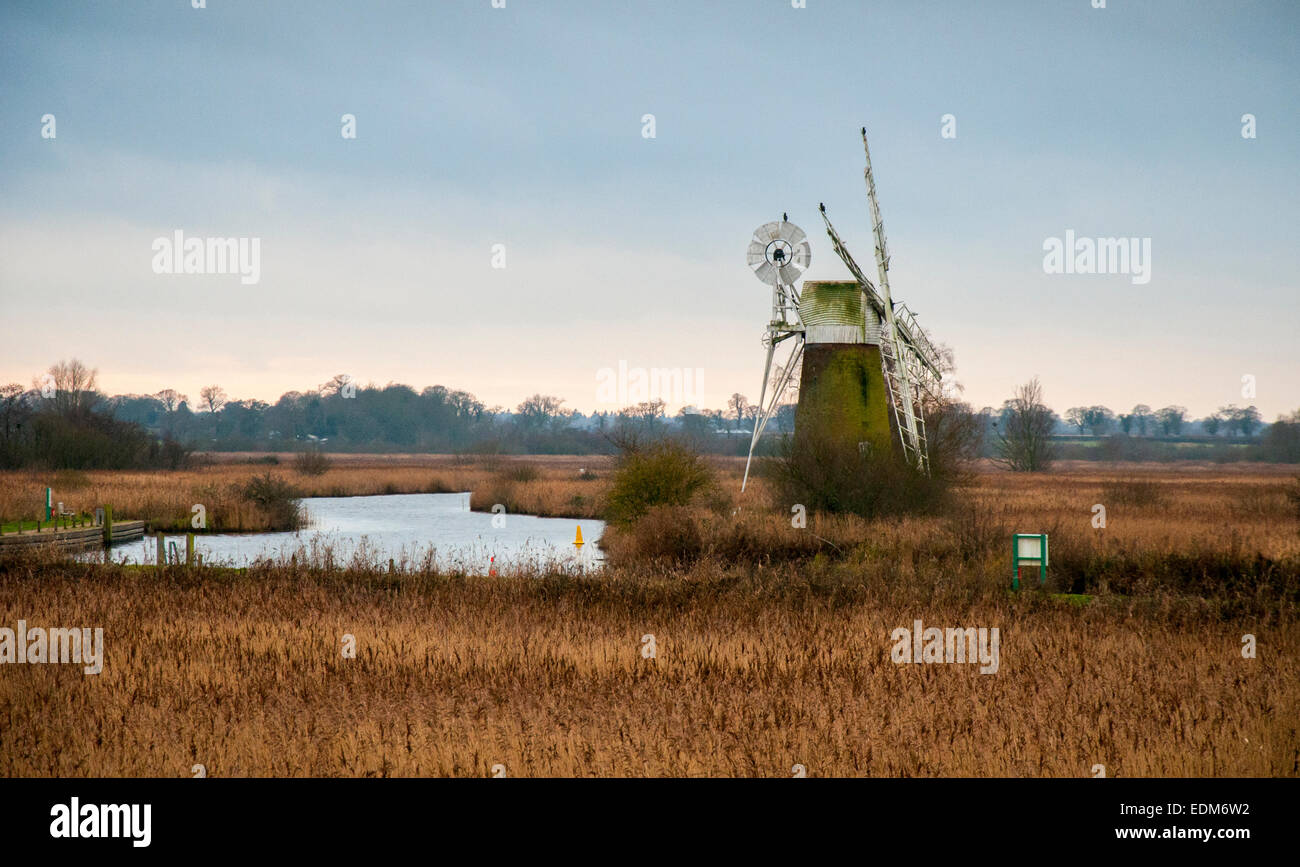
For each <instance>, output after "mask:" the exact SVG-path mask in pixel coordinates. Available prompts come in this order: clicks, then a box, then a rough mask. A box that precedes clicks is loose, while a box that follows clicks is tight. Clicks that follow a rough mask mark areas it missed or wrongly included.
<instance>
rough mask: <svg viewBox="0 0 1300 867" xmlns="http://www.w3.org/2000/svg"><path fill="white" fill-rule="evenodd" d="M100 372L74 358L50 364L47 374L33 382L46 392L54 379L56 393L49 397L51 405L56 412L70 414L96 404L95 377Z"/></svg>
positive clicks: (37, 387)
mask: <svg viewBox="0 0 1300 867" xmlns="http://www.w3.org/2000/svg"><path fill="white" fill-rule="evenodd" d="M98 374H99V371H98V370H95V369H92V368H89V367H86V365H85V364H83V363H82V362H81V361H80V360H79V359H76V358H74V359H72V360H71V361H60V362H59V363H58V364H52V365H50V369H49V370H48V371H47V372H46V376H44V377H40V378H38V379H36V380H34V381H33V383H32V384H33V386H34V387H35V388H36V390H37V391H41V392H44V391H45V390H46V387H47V386H48V385H49V384H50V382H51V381H53V384H54V395H53V396H52V397H50V398H49V400H50V401H51V405H52V406H53V407H54V409H55V411H56V412H59V413H61V414H63V415H70V414H73V413H78V412H82V411H85V410H88V409H90V407H91V406H93V405H94V402H95V377H96V376H97V375H98ZM47 377H48V378H47Z"/></svg>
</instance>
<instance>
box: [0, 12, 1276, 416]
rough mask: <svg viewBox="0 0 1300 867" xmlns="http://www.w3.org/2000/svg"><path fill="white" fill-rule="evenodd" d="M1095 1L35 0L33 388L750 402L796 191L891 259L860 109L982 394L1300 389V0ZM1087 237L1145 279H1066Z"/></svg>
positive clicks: (504, 401) (900, 275)
mask: <svg viewBox="0 0 1300 867" xmlns="http://www.w3.org/2000/svg"><path fill="white" fill-rule="evenodd" d="M1093 2H1094V0H1034V2H996V3H972V2H928V0H917V2H864V0H807V3H806V6H805V7H804V8H795V6H794V4H792V2H791V0H745V2H740V0H708V2H704V0H653V2H651V0H625V2H617V3H614V2H597V0H505V8H494V6H493V3H492V0H424V2H407V3H398V2H382V0H377V2H370V3H364V4H361V3H346V4H345V3H331V2H318V0H314V2H292V0H277V2H275V3H262V2H243V0H207V2H206V8H203V9H194V8H192V3H191V0H166V2H162V0H156V2H148V0H142V2H132V3H125V2H97V3H83V2H57V0H47V2H13V0H7V2H5V3H4V4H3V5H2V6H0V130H3V135H0V383H3V382H19V383H22V384H24V385H29V384H30V383H31V382H32V381H33V378H34V377H37V376H38V375H39V374H41V373H42V372H43V371H44V370H45V369H46V368H47V367H48V366H49V365H50V364H52V363H54V362H55V361H58V360H60V359H63V358H71V357H77V358H80V359H82V360H83V361H85V362H86V363H87V364H89V365H91V366H93V367H95V368H97V369H98V370H99V386H100V388H101V390H103V391H106V392H108V393H153V392H157V391H159V390H161V389H164V388H175V389H177V390H178V391H181V392H184V393H187V394H189V395H190V396H191V397H192V398H194V399H195V400H197V398H198V392H199V389H200V388H201V387H202V386H204V385H208V384H218V385H220V386H222V387H223V388H224V389H225V390H226V392H227V393H229V394H230V395H231V396H232V397H234V398H259V399H262V400H268V401H273V400H275V399H276V398H277V397H278V396H279V395H280V394H281V393H283V392H286V391H290V390H298V391H306V390H308V389H311V388H314V387H317V386H319V385H320V384H322V383H324V382H326V381H328V380H329V379H330V378H331V377H333V376H334V375H335V374H340V373H342V374H346V375H348V376H350V377H352V378H353V379H354V380H355V381H356V382H358V383H363V384H364V383H370V382H374V383H378V384H384V383H388V382H392V381H396V382H402V383H407V384H410V385H412V386H414V387H415V388H416V389H421V388H423V387H425V386H428V385H434V384H441V385H445V386H447V387H449V388H461V389H464V390H467V391H470V392H472V393H473V394H475V395H476V396H477V397H478V398H479V399H480V400H482V401H483V402H484V403H486V404H487V405H489V406H493V405H499V406H502V407H505V408H507V409H508V408H513V407H514V406H515V405H516V404H517V403H519V402H520V401H521V400H523V399H524V398H525V397H527V396H528V395H531V394H534V393H539V392H540V393H544V394H554V395H558V396H560V397H562V398H564V399H565V401H566V404H565V405H566V406H567V407H570V408H575V409H579V410H582V411H584V412H591V411H593V410H608V409H616V408H617V406H615V405H611V403H610V399H609V394H608V393H609V389H608V387H606V388H605V389H603V390H602V389H601V383H602V382H605V383H606V384H608V373H606V374H604V379H602V370H606V371H617V370H619V368H620V364H622V365H623V367H624V368H625V369H627V370H629V371H631V370H636V369H642V370H647V371H648V370H649V369H652V368H657V369H679V370H681V371H690V372H691V373H692V374H695V372H696V371H699V373H698V374H695V375H693V376H692V377H691V379H692V384H693V385H695V384H698V387H695V388H693V389H692V392H693V393H684V394H681V395H671V394H669V395H664V396H665V397H666V398H667V399H668V402H669V404H670V411H671V409H675V406H676V405H678V404H681V403H693V404H696V405H699V406H704V407H723V406H725V403H726V400H727V398H728V396H729V395H731V394H732V393H733V392H737V391H739V392H741V393H744V394H746V395H747V396H748V397H749V398H750V399H751V400H753V399H756V398H757V395H758V391H759V388H760V383H761V379H762V374H763V359H764V349H763V346H762V344H761V342H760V339H761V337H762V334H763V330H764V328H765V325H766V322H767V319H768V314H769V308H770V296H769V291H770V290H769V289H768V287H766V286H765V285H764V284H762V283H760V282H759V281H758V280H756V279H755V277H754V276H753V275H752V274H751V273H749V271H748V269H747V267H746V265H745V251H746V247H747V245H748V243H749V240H750V236H751V234H752V232H753V230H754V229H755V228H756V227H757V226H759V225H760V224H762V223H765V222H767V221H769V220H773V219H778V218H780V216H781V214H782V213H783V212H787V213H788V214H789V216H790V219H791V220H792V221H793V222H795V223H797V224H799V225H800V226H802V227H803V228H804V229H805V230H806V231H807V232H808V234H809V236H810V239H811V243H812V267H811V268H810V269H809V270H808V272H807V274H806V275H805V276H806V277H807V278H809V279H843V278H845V277H846V276H847V271H846V270H845V267H844V265H843V264H842V263H841V262H840V261H839V260H838V259H837V258H836V257H835V255H834V254H833V252H832V251H831V248H830V244H829V241H828V240H827V238H826V235H825V232H824V231H823V229H822V225H821V220H820V218H819V215H818V211H817V206H818V203H819V202H824V203H825V204H826V207H827V212H828V214H829V215H830V216H831V218H832V220H834V222H835V225H836V228H837V229H838V230H839V232H840V234H841V235H842V236H843V237H844V239H845V241H846V243H847V244H848V247H849V249H850V250H851V251H852V252H853V254H854V255H855V257H856V258H857V260H858V261H859V262H860V263H862V264H863V266H864V268H865V269H866V270H867V271H868V273H874V270H875V269H874V265H872V248H873V245H872V241H871V227H870V220H869V216H868V209H867V201H866V195H865V188H864V185H863V179H862V168H863V154H862V147H861V139H860V136H859V133H858V129H859V128H860V127H862V126H866V127H867V128H868V132H869V135H870V141H871V153H872V161H873V167H874V170H875V175H876V182H877V187H878V191H879V197H880V203H881V209H882V213H883V218H884V225H885V230H886V233H887V235H888V238H889V246H890V251H891V254H892V260H891V270H890V282H891V285H892V288H893V295H894V298H895V300H896V301H900V302H906V303H907V305H908V307H909V308H910V309H912V310H914V311H915V312H916V313H917V314H918V316H919V319H920V322H921V323H922V324H923V325H924V326H925V327H926V328H927V329H928V330H929V331H930V332H931V334H932V335H933V337H934V338H935V339H936V340H937V341H939V342H941V343H943V344H945V345H947V346H948V347H950V348H951V349H952V350H953V353H954V355H955V360H956V364H957V369H956V371H955V372H954V373H953V374H952V376H953V378H954V380H955V381H957V382H959V383H960V384H961V385H962V387H963V388H964V397H965V399H966V400H968V401H969V402H970V403H972V404H973V405H974V406H976V407H980V406H985V405H993V406H997V405H1000V404H1001V403H1002V401H1003V400H1005V399H1006V398H1008V397H1010V396H1011V394H1012V392H1013V390H1014V389H1015V388H1016V386H1017V385H1019V384H1020V383H1022V382H1024V381H1026V380H1028V379H1029V378H1030V377H1033V376H1037V377H1039V379H1040V381H1041V382H1042V384H1043V386H1044V390H1045V395H1046V399H1047V401H1048V403H1049V404H1050V405H1051V406H1053V407H1054V408H1056V409H1057V410H1058V411H1061V412H1064V410H1065V409H1066V408H1068V407H1070V406H1076V405H1092V404H1103V405H1106V406H1109V407H1111V408H1112V409H1115V410H1117V411H1126V410H1127V409H1128V408H1129V407H1131V406H1133V405H1134V404H1138V403H1145V404H1149V405H1151V406H1153V407H1157V408H1158V407H1161V406H1164V405H1168V404H1175V405H1182V406H1185V407H1187V408H1188V409H1189V410H1190V412H1191V414H1192V415H1193V416H1202V415H1205V414H1207V413H1209V412H1212V411H1213V410H1215V409H1216V408H1218V407H1221V406H1224V405H1227V404H1234V403H1235V404H1239V405H1246V404H1254V405H1256V406H1257V407H1259V409H1260V411H1261V413H1262V415H1263V417H1264V418H1265V420H1272V419H1273V418H1275V417H1276V416H1277V415H1278V414H1280V413H1287V412H1291V411H1293V410H1295V409H1297V408H1298V407H1300V340H1298V339H1297V326H1298V325H1300V243H1298V242H1297V229H1300V171H1297V168H1298V166H1300V129H1298V128H1297V125H1298V124H1300V46H1298V45H1297V43H1298V42H1300V5H1297V4H1295V3H1292V2H1269V3H1266V2H1241V3H1232V4H1224V3H1217V2H1187V0H1178V2H1173V0H1171V2H1161V0H1152V2H1134V0H1108V2H1107V3H1106V8H1102V9H1098V8H1094V7H1093ZM1098 2H1099V0H1098ZM1247 114H1249V115H1252V116H1253V118H1254V121H1253V126H1254V129H1253V137H1245V136H1243V130H1244V129H1245V127H1246V124H1245V123H1244V122H1243V116H1244V115H1247ZM47 115H53V116H54V126H53V130H51V129H50V125H49V123H48V121H47V120H46V119H45V118H46V116H47ZM344 115H352V116H353V117H354V118H355V138H349V137H345V136H344V134H343V133H344V121H343V116H344ZM646 115H653V126H654V128H653V136H652V137H651V136H650V135H649V132H650V130H649V129H648V126H647V121H646V120H645V116H646ZM945 115H951V116H952V119H953V121H950V122H949V123H948V129H947V130H946V131H947V132H948V133H949V135H948V136H947V137H945V135H944V133H945V128H944V127H945V122H944V117H945ZM954 122H955V136H953V135H951V133H952V131H953V124H954ZM51 131H52V132H53V137H50V135H49V133H50V132H51ZM177 231H180V232H182V233H183V237H199V238H206V237H219V238H244V239H250V241H251V239H254V238H255V239H258V245H259V251H260V274H259V275H258V276H259V279H258V282H256V283H253V284H246V283H245V282H244V281H243V280H241V277H240V275H239V274H238V273H222V274H183V273H182V274H167V273H162V274H159V273H155V268H154V265H155V264H156V260H157V256H156V248H155V246H154V245H155V241H156V239H160V238H162V239H171V238H173V237H174V234H175V233H176V232H177ZM1067 231H1072V232H1073V233H1074V235H1075V236H1076V237H1080V238H1112V237H1114V238H1138V239H1149V241H1148V242H1149V244H1150V250H1151V257H1150V266H1151V267H1150V275H1149V277H1150V279H1149V280H1148V281H1146V282H1135V280H1134V277H1133V275H1130V274H1123V273H1110V274H1080V273H1047V272H1046V270H1045V267H1044V257H1045V255H1046V254H1045V252H1044V245H1045V243H1046V242H1048V239H1052V238H1062V239H1063V238H1065V237H1066V232H1067ZM500 265H504V267H494V266H500ZM1244 377H1251V378H1253V379H1252V380H1250V382H1253V385H1254V396H1253V397H1250V396H1248V395H1247V396H1243V395H1246V389H1247V387H1248V386H1245V385H1243V378H1244ZM673 398H676V399H673ZM616 402H617V401H616V399H615V403H616Z"/></svg>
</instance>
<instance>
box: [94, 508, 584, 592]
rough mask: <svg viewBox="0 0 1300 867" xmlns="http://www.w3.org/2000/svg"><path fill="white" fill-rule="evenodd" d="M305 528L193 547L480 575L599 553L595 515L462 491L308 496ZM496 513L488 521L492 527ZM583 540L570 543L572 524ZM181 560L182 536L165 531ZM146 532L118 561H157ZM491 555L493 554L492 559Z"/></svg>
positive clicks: (216, 555)
mask: <svg viewBox="0 0 1300 867" xmlns="http://www.w3.org/2000/svg"><path fill="white" fill-rule="evenodd" d="M302 505H303V509H304V510H305V511H306V513H307V517H308V526H307V527H305V528H304V529H302V530H299V531H297V532H292V533H230V534H225V533H223V534H197V535H196V536H195V538H194V548H195V552H196V553H197V554H199V555H201V556H202V557H203V562H204V563H210V564H214V565H217V564H220V565H226V566H247V565H250V564H252V563H254V562H257V561H259V560H270V561H275V562H281V561H288V560H289V559H290V558H291V557H296V558H297V559H298V561H300V562H301V561H302V560H303V558H304V557H305V558H308V559H309V560H310V559H314V560H315V561H317V562H321V563H332V564H333V565H339V566H346V565H348V564H349V563H350V562H351V561H353V559H354V558H357V559H359V560H361V561H365V562H370V563H379V564H382V565H385V566H386V565H387V564H388V561H389V560H390V559H392V560H394V561H395V562H396V564H398V565H401V564H406V565H408V566H409V565H419V564H420V563H422V562H424V561H426V560H427V559H429V558H432V562H433V563H435V564H436V565H438V566H440V567H442V568H458V569H463V570H465V571H467V572H470V573H473V574H487V573H488V572H489V570H490V569H491V568H497V569H500V570H502V571H509V570H510V569H511V568H525V567H528V566H530V565H537V566H562V567H568V568H574V569H577V568H592V567H597V566H599V564H600V562H601V553H600V551H599V550H597V548H596V546H595V544H594V543H595V541H596V540H597V539H599V538H600V534H601V533H602V532H604V529H605V524H604V522H602V521H595V520H590V519H585V518H584V519H574V518H538V517H535V516H532V515H510V514H506V515H492V514H490V513H484V512H471V511H470V510H469V494H394V495H386V496H377V497H311V498H308V499H304V500H303V501H302ZM494 519H495V525H494ZM579 526H581V527H582V535H583V539H584V541H585V542H586V544H585V545H583V546H582V549H581V551H579V549H577V548H575V547H574V545H573V541H574V535H575V532H576V530H577V528H578V527H579ZM166 543H167V548H168V550H169V551H170V550H171V548H172V544H173V543H174V544H175V549H176V551H177V552H178V554H179V555H180V557H181V558H182V559H183V558H184V556H185V536H184V535H175V534H169V535H167V536H166ZM155 548H156V543H155V542H154V539H153V538H148V539H145V540H143V541H140V542H130V543H127V544H125V545H115V546H113V549H112V553H111V556H112V558H113V559H114V560H116V561H118V562H123V561H125V562H127V563H145V564H152V563H155V562H156V558H155ZM494 557H495V560H493V559H492V558H494Z"/></svg>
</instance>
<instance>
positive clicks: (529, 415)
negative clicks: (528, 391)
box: [515, 394, 564, 428]
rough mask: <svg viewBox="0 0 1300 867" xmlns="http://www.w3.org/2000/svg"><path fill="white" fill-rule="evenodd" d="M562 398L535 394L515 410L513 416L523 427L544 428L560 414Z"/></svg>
mask: <svg viewBox="0 0 1300 867" xmlns="http://www.w3.org/2000/svg"><path fill="white" fill-rule="evenodd" d="M563 403H564V398H562V397H554V396H553V395H549V394H535V395H533V396H532V397H530V398H527V399H525V400H524V402H523V403H521V404H519V406H517V407H516V408H515V414H516V415H517V416H518V417H519V421H520V423H521V424H523V426H524V427H528V428H544V427H546V426H547V425H549V424H550V423H551V422H552V420H553V419H554V418H555V417H556V416H558V415H559V414H560V406H561V405H562V404H563Z"/></svg>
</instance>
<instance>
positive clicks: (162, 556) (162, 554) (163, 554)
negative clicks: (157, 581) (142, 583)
mask: <svg viewBox="0 0 1300 867" xmlns="http://www.w3.org/2000/svg"><path fill="white" fill-rule="evenodd" d="M155 538H156V539H157V540H158V554H157V557H156V559H157V561H158V571H159V573H161V572H162V570H163V565H164V564H165V563H166V562H167V549H166V548H164V547H163V534H162V533H161V532H159V533H157V534H156V537H155Z"/></svg>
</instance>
